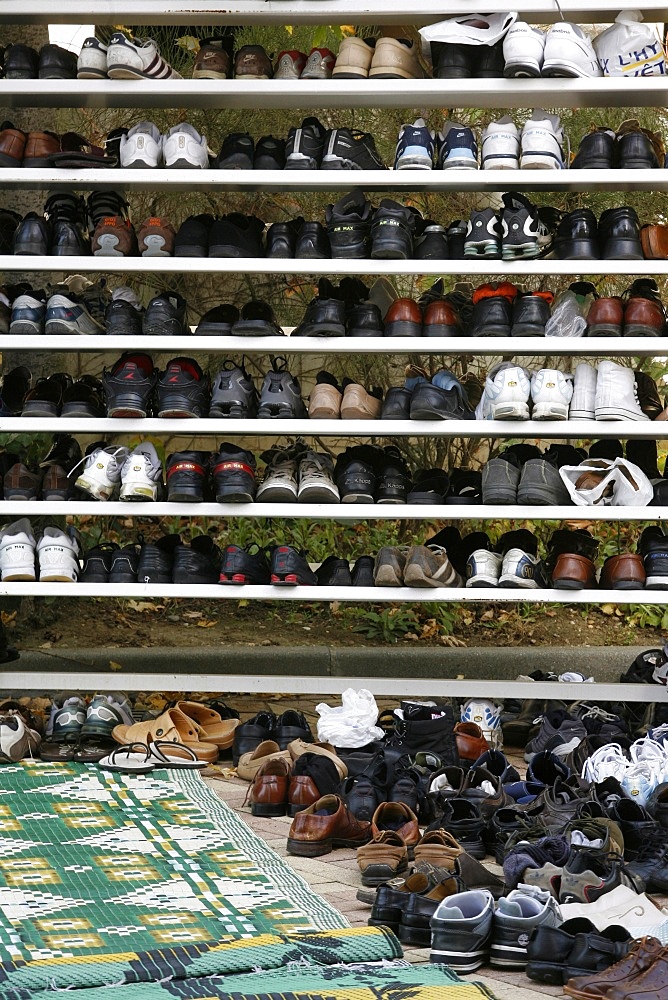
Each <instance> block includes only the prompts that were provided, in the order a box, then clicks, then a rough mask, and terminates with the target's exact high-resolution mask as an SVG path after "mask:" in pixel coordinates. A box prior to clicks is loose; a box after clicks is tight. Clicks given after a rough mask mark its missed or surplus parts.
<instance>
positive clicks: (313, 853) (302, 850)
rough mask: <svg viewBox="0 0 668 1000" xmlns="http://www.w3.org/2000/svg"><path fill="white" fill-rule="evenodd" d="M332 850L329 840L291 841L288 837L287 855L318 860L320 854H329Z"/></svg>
mask: <svg viewBox="0 0 668 1000" xmlns="http://www.w3.org/2000/svg"><path fill="white" fill-rule="evenodd" d="M331 850H332V842H331V840H319V841H317V842H315V843H314V842H311V841H307V840H293V839H292V838H291V837H288V843H287V851H288V854H294V855H296V856H297V857H301V858H318V857H320V856H321V855H322V854H330V853H331Z"/></svg>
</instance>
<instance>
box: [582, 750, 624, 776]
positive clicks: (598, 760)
mask: <svg viewBox="0 0 668 1000" xmlns="http://www.w3.org/2000/svg"><path fill="white" fill-rule="evenodd" d="M628 765H629V762H628V760H627V759H626V757H625V756H624V752H623V751H622V748H621V747H620V745H619V743H608V744H607V745H606V746H603V747H600V748H599V749H598V750H595V751H594V753H593V754H592V755H591V757H589V758H588V759H587V760H586V761H585V762H584V766H583V768H582V774H581V777H583V778H585V779H586V780H587V781H596V782H599V781H603V780H604V779H605V778H618V777H619V775H620V772H621V773H622V774H623V773H625V772H626V769H627V768H628Z"/></svg>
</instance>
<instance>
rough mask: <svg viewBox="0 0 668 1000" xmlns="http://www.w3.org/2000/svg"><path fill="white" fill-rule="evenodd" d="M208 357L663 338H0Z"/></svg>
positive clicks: (667, 344)
mask: <svg viewBox="0 0 668 1000" xmlns="http://www.w3.org/2000/svg"><path fill="white" fill-rule="evenodd" d="M16 350H20V351H77V352H81V351H95V352H98V351H99V352H109V353H112V354H116V353H119V352H120V351H136V350H142V351H149V352H155V353H158V352H163V353H167V354H170V355H175V354H179V353H182V352H183V351H187V352H188V353H189V354H192V353H193V352H197V351H204V352H206V353H207V354H211V353H215V354H230V355H234V354H286V353H287V354H317V355H323V354H447V355H458V356H459V355H463V354H473V355H477V356H478V355H482V356H489V357H496V356H497V355H507V354H511V355H514V356H516V357H517V356H521V357H534V356H536V357H546V356H554V355H559V356H564V357H571V356H573V357H575V356H578V357H586V358H599V357H608V356H612V357H619V358H624V357H655V356H656V355H663V354H667V355H668V338H665V337H573V338H571V337H197V336H191V337H188V336H185V337H139V338H137V337H105V336H92V337H85V336H80V337H77V336H62V337H59V336H55V335H54V336H46V335H43V336H40V335H36V336H28V335H26V336H24V335H21V334H17V335H16V336H10V335H9V334H5V335H4V336H0V351H16Z"/></svg>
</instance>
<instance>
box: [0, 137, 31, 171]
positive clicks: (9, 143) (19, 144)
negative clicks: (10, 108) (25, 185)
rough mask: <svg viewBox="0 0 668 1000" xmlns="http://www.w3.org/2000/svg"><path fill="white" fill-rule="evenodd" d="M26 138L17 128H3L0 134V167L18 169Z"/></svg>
mask: <svg viewBox="0 0 668 1000" xmlns="http://www.w3.org/2000/svg"><path fill="white" fill-rule="evenodd" d="M27 139H28V136H27V135H26V134H25V132H22V131H21V129H19V128H3V129H2V131H1V132H0V167H20V166H21V165H22V163H23V152H24V150H25V148H26V142H27Z"/></svg>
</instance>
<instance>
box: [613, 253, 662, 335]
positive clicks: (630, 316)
mask: <svg viewBox="0 0 668 1000" xmlns="http://www.w3.org/2000/svg"><path fill="white" fill-rule="evenodd" d="M666 256H668V254H666ZM664 325H665V319H664V315H663V309H662V307H661V306H660V305H659V303H658V302H653V301H652V300H651V299H645V298H641V297H637V298H635V297H634V298H631V299H629V300H628V302H627V303H626V306H625V308H624V336H625V337H661V336H662V335H663V328H664Z"/></svg>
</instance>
